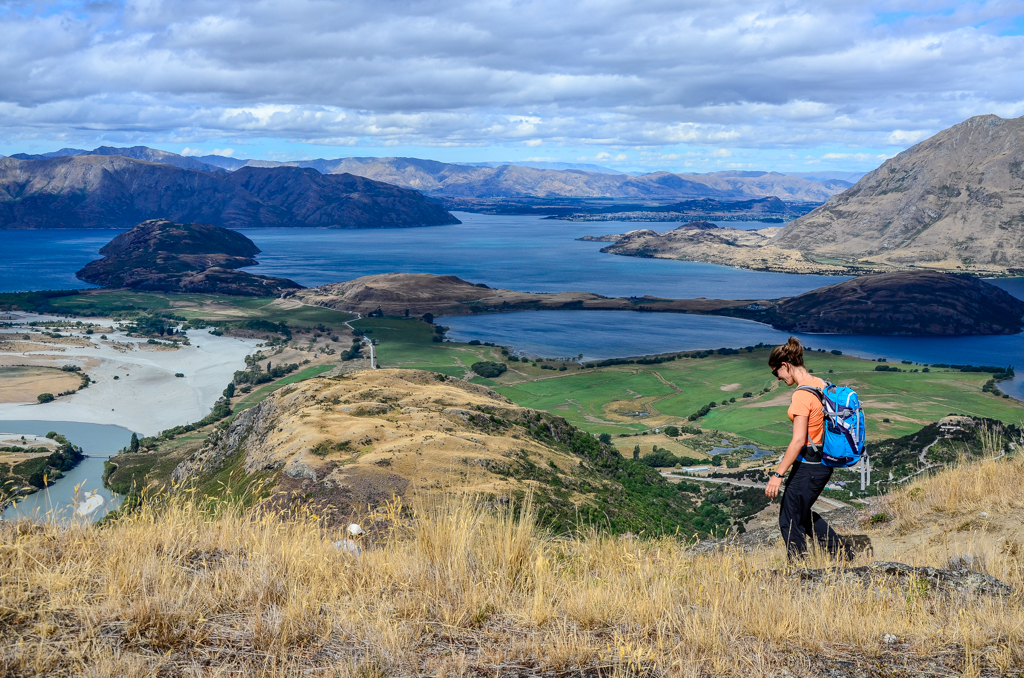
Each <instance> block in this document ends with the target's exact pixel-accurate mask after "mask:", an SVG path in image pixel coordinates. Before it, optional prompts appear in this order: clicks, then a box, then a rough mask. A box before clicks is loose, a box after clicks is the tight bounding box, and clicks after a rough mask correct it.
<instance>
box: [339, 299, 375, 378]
mask: <svg viewBox="0 0 1024 678" xmlns="http://www.w3.org/2000/svg"><path fill="white" fill-rule="evenodd" d="M362 317H363V314H362V313H356V318H355V319H356V320H359V319H360V318H362ZM348 323H349V321H348V320H346V321H345V322H344V323H343V324H344V325H345V327H347V328H349V329H350V330H352V332H353V333H355V331H356V328H354V327H352V326H351V325H349V324H348ZM361 336H362V339H363V341H365V342H366V345H367V346H369V347H370V369H371V370H375V369H377V360H376V358H375V357H374V354H373V340H372V339H370V338H369V337H368V336H366V335H365V334H364V335H361Z"/></svg>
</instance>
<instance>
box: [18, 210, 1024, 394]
mask: <svg viewBox="0 0 1024 678" xmlns="http://www.w3.org/2000/svg"><path fill="white" fill-rule="evenodd" d="M457 216H458V217H459V218H460V219H461V220H462V221H463V223H462V224H455V225H450V226H435V227H430V228H406V229H385V230H381V229H365V230H361V229H354V230H345V229H309V228H301V229H290V228H281V229H247V230H245V231H243V232H244V234H245V235H246V236H248V237H249V238H251V239H252V240H253V241H254V242H255V243H256V244H257V245H258V246H259V247H260V249H261V250H263V252H262V254H260V255H259V256H258V257H257V259H258V260H259V261H260V265H259V266H255V267H252V268H251V269H250V270H252V271H253V272H256V273H261V274H264V275H275V276H283V277H288V278H291V279H293V280H295V281H297V282H299V283H301V284H303V285H307V286H314V285H321V284H324V283H328V282H335V281H340V280H350V279H352V278H355V277H358V276H362V275H369V274H374V273H386V272H391V271H401V272H408V273H438V274H454V275H458V276H460V277H462V278H465V279H466V280H470V281H472V282H482V283H485V284H487V285H489V286H491V287H505V288H510V289H516V290H522V291H528V292H549V291H564V290H581V291H587V292H596V293H599V294H604V295H607V296H634V295H636V296H640V295H644V294H649V295H653V296H661V297H672V298H695V297H709V298H723V299H764V298H769V299H771V298H778V297H783V296H792V295H795V294H800V293H802V292H806V291H808V290H811V289H815V288H818V287H822V286H825V285H830V284H833V283H835V282H838V281H840V280H844V279H845V278H840V277H827V276H806V275H786V274H781V273H760V272H755V271H744V270H740V269H735V268H729V267H725V266H715V265H712V264H702V263H696V262H682V261H673V260H667V259H640V258H635V257H620V256H614V255H609V254H602V253H601V252H600V249H601V247H603V246H604V245H605V244H606V243H600V242H581V241H579V240H577V238H579V237H581V236H584V235H604V234H608V233H621V232H624V231H627V230H632V229H635V228H637V227H638V226H640V227H643V226H652V227H654V228H655V229H656V230H660V231H665V230H670V229H671V228H674V226H675V225H674V224H672V223H670V222H666V223H653V224H637V223H628V222H614V221H607V222H582V223H576V222H569V221H560V220H552V219H543V218H540V217H535V216H521V215H510V216H504V215H497V216H496V215H483V214H471V213H465V212H460V213H457ZM721 223H723V224H725V225H730V226H734V227H737V228H761V227H763V226H765V224H762V223H760V222H721ZM117 233H118V231H114V230H102V231H97V230H71V229H67V230H63V229H62V230H48V231H5V232H4V237H5V239H6V244H7V253H8V257H7V258H6V260H5V261H4V264H3V266H0V291H16V290H39V289H72V288H82V287H86V285H85V284H84V283H82V282H81V281H79V280H77V279H76V278H75V277H74V273H75V271H77V270H78V269H79V268H81V267H82V266H83V265H84V264H85V263H87V262H88V261H91V260H93V259H96V258H99V254H98V251H99V249H100V247H102V246H103V245H104V244H106V243H107V242H108V241H109V240H110V239H111V238H113V237H114V235H116V234H117ZM993 283H994V284H996V285H998V286H1000V287H1002V288H1003V289H1006V290H1007V291H1009V292H1010V293H1011V294H1014V295H1016V296H1017V297H1019V298H1022V299H1024V279H1021V278H1017V279H1002V280H996V281H993ZM607 313H609V312H604V313H602V312H590V311H588V312H585V314H579V313H572V312H548V313H544V312H540V313H535V314H507V315H498V316H481V317H472V318H470V317H464V318H453V319H446V320H445V323H446V324H448V325H450V326H452V327H453V334H452V336H453V337H457V338H464V339H473V338H477V339H480V340H481V341H484V340H486V341H496V342H499V343H502V344H508V345H513V346H516V347H517V348H519V349H521V350H524V351H527V352H531V353H535V354H538V355H545V356H568V355H577V354H579V353H581V352H582V353H584V355H585V356H586V357H587V358H608V357H622V356H630V355H639V354H650V353H664V352H671V351H679V350H688V349H696V348H719V347H723V346H727V347H737V346H745V345H750V344H756V343H758V342H761V341H763V342H766V343H769V342H778V341H784V340H785V336H787V335H786V334H785V333H782V332H778V331H776V330H773V329H772V328H770V327H767V326H765V325H760V324H758V323H749V322H747V321H742V320H736V319H730V318H714V317H709V316H686V315H674V314H666V315H653V314H632V315H630V316H628V317H624V316H622V315H620V314H617V313H615V312H610V313H615V314H614V315H613V316H608V315H607ZM624 328H625V331H624ZM809 342H810V343H811V345H812V346H821V347H822V348H829V349H832V348H836V349H839V350H843V351H845V352H848V353H852V354H855V355H862V356H865V357H883V356H884V357H889V358H902V359H907V360H915V361H919V362H957V363H973V364H994V365H1005V364H1008V363H1012V364H1015V365H1016V364H1018V363H1021V362H1024V361H1021V359H1020V357H1021V356H1024V338H1022V337H1021V336H1016V337H924V338H921V337H864V336H858V337H851V336H844V335H839V336H831V337H820V338H819V337H815V338H813V339H809ZM1019 379H1020V378H1019ZM1008 386H1009V387H1010V390H1013V389H1014V388H1016V387H1013V386H1012V385H1008ZM1018 386H1019V389H1018V390H1019V391H1020V392H1022V393H1024V385H1021V384H1018Z"/></svg>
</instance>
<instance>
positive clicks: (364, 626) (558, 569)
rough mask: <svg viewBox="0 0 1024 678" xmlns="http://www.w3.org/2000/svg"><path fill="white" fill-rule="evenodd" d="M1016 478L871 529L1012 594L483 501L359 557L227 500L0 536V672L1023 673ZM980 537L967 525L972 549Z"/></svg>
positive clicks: (986, 476) (391, 510)
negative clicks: (814, 572) (807, 570)
mask: <svg viewBox="0 0 1024 678" xmlns="http://www.w3.org/2000/svg"><path fill="white" fill-rule="evenodd" d="M1022 482H1024V460H1022V459H1021V458H1019V457H1017V458H1013V459H1011V460H1006V459H1003V460H999V461H989V462H984V463H982V464H978V465H973V466H968V467H964V468H962V469H960V470H958V471H956V472H946V473H942V474H940V475H938V476H936V477H935V478H932V479H929V480H926V481H922V482H920V483H918V484H916V485H915V486H914V487H912V488H908V489H907V490H906V491H905V492H901V493H900V494H899V495H897V496H896V497H895V498H894V499H893V501H892V503H891V504H890V508H889V511H890V512H891V514H892V520H891V521H890V522H889V523H884V524H883V525H882V526H881V527H880V528H877V529H872V530H871V531H870V535H871V536H872V538H873V539H874V540H875V545H876V553H878V555H879V557H884V558H885V559H890V560H897V561H902V562H906V563H910V564H912V565H931V566H943V565H945V563H946V561H947V560H948V559H949V557H950V556H952V555H956V554H957V553H964V552H963V551H956V552H950V550H949V549H948V548H947V549H944V547H943V544H944V541H943V533H942V532H935V533H934V534H933V533H932V532H931V531H930V526H929V523H930V522H932V521H933V520H935V519H941V521H942V524H943V526H944V529H946V530H947V532H946V536H950V535H952V536H953V537H956V536H957V535H959V536H960V537H961V538H963V539H962V540H961V544H967V541H968V540H967V539H966V538H965V537H966V536H969V535H971V534H974V535H975V538H976V540H977V538H978V537H979V536H980V535H982V534H983V533H984V532H985V530H986V529H990V530H992V532H991V534H992V537H993V538H992V539H991V544H990V545H989V544H988V543H987V542H986V545H985V546H984V549H985V550H984V551H982V552H980V553H978V555H979V556H984V559H983V561H982V560H980V559H979V560H978V561H976V562H979V563H981V562H983V565H980V566H978V567H979V568H980V569H983V571H984V572H986V573H987V574H989V575H992V576H995V577H997V578H999V579H1000V580H1002V581H1003V582H1004V583H1006V584H1008V585H1010V586H1012V587H1014V589H1015V590H1016V591H1017V593H1016V594H1014V595H1011V596H1006V597H999V596H994V595H988V594H971V593H950V592H948V591H946V590H944V589H942V588H941V587H934V586H932V585H931V584H930V583H929V582H928V581H927V580H925V579H913V578H911V579H909V580H907V579H898V578H885V577H882V578H875V579H871V580H868V581H866V582H864V583H862V581H861V580H860V579H858V578H857V577H853V576H850V577H843V576H839V575H838V573H837V574H836V576H833V577H831V578H828V577H827V575H826V580H825V581H824V582H822V583H815V580H813V579H809V580H807V581H804V582H802V581H801V579H800V577H799V576H797V575H796V574H795V573H793V572H792V571H786V570H785V569H783V567H782V552H781V550H780V548H779V547H777V546H768V547H762V548H759V549H755V550H752V551H744V550H734V549H728V550H713V551H705V552H701V551H698V550H694V549H691V548H690V547H687V546H685V545H683V544H682V543H680V542H679V541H677V540H675V539H673V538H663V539H654V540H636V539H620V538H615V537H604V536H599V535H596V534H584V535H581V536H578V537H573V538H555V537H552V536H551V535H550V534H549V533H546V532H545V531H543V530H541V529H538V527H537V526H536V523H535V518H534V515H535V514H534V512H533V511H532V510H531V509H530V508H529V506H521V507H516V508H517V509H518V510H504V511H502V510H491V509H487V508H484V507H482V506H481V505H479V504H475V503H473V502H472V500H471V499H468V498H467V500H466V501H448V502H435V503H422V504H418V505H416V506H415V507H413V508H414V509H415V510H410V509H409V508H407V507H404V506H400V505H397V504H391V505H390V506H389V507H388V510H387V511H386V512H380V513H375V514H373V515H372V516H369V515H368V516H365V517H364V519H363V520H362V524H363V525H364V527H366V528H367V530H368V532H369V533H370V534H369V535H368V537H367V538H365V539H364V540H363V541H362V547H363V553H362V556H361V557H358V558H356V557H353V556H351V555H349V554H347V553H343V552H341V551H339V550H338V549H336V548H335V547H333V546H332V543H333V542H335V541H337V540H339V539H343V538H344V537H345V534H344V532H343V531H342V530H341V529H340V528H331V527H327V526H325V524H324V521H323V520H321V519H319V517H318V516H316V515H311V514H305V515H293V516H292V517H290V518H284V517H280V516H274V515H268V514H266V513H263V512H260V511H257V510H242V509H239V508H237V504H236V503H233V502H232V501H231V499H230V498H227V499H225V500H224V501H221V502H220V503H218V504H216V505H213V506H208V507H207V508H204V509H200V508H198V507H197V506H196V505H195V504H192V503H190V502H188V501H185V500H184V499H181V500H177V501H170V502H168V503H166V504H160V505H158V504H150V505H147V506H145V507H144V508H143V509H142V510H141V511H139V512H137V513H134V514H129V515H127V516H124V517H122V518H121V519H119V520H116V521H112V522H110V523H108V524H107V525H105V526H103V527H101V528H99V529H94V528H89V527H85V526H82V525H75V526H70V527H61V526H57V525H55V524H46V525H39V526H27V525H12V524H0V595H2V599H3V607H2V608H0V615H2V619H3V628H4V633H3V634H2V635H0V672H2V673H3V675H6V676H11V677H12V678H16V677H20V676H35V675H50V676H80V675H89V676H96V677H104V676H143V675H217V674H225V675H226V674H231V675H242V676H294V675H307V674H312V673H315V674H317V675H327V676H339V677H341V676H344V677H349V676H352V677H355V676H360V677H366V676H413V675H416V676H422V675H441V676H471V675H486V676H491V675H496V676H513V675H516V676H523V675H544V676H549V675H550V676H562V675H565V676H570V675H588V676H598V675H601V676H660V675H690V676H736V677H740V676H742V677H743V678H746V677H748V676H777V675H801V676H803V675H806V676H816V675H829V676H868V675H871V676H873V675H885V676H889V675H899V676H908V677H916V676H965V675H966V676H982V675H983V676H996V675H1017V674H1018V673H1019V672H1020V671H1021V669H1022V668H1024V607H1022V603H1021V597H1020V593H1019V592H1020V591H1021V590H1022V587H1024V575H1022V573H1024V567H1022V566H1024V548H1022V547H1021V543H1022V542H1021V541H1020V540H1019V535H1020V527H1021V523H1020V518H1019V516H1020V511H1021V509H1022V508H1024V506H1022V504H1021V498H1020V493H1019V487H1020V485H1021V483H1022ZM979 511H980V512H982V513H983V514H984V513H987V515H988V516H989V517H992V518H995V517H997V516H998V517H999V520H998V521H995V520H993V521H991V522H989V523H987V524H986V523H985V522H984V521H985V519H978V518H977V516H978V515H979ZM517 515H518V520H517V519H515V516H517ZM965 521H974V522H975V527H973V528H971V527H968V528H965V529H963V530H960V531H959V532H958V531H957V530H958V529H959V527H958V526H959V525H961V524H962V523H964V522H965ZM1011 527H1012V528H1013V529H1016V530H1017V532H1015V533H1011V532H1009V530H1010V528H1011ZM972 530H973V532H972ZM935 535H937V537H938V538H937V539H932V538H931V537H933V536H935ZM1000 536H1001V537H1003V538H1002V539H1000V540H996V539H995V537H1000ZM922 543H925V544H927V547H926V548H922ZM945 543H946V544H949V543H950V542H949V541H946V542H945ZM1000 543H1001V544H1003V545H1002V546H998V544H1000ZM55 544H59V548H55V547H54V545H55ZM958 546H959V545H958ZM864 562H866V561H863V560H862V561H859V562H858V563H854V564H856V565H860V564H863V563H864ZM810 564H811V565H812V566H819V565H822V564H824V563H822V562H820V561H812V563H810ZM819 574H820V573H819ZM886 637H891V639H890V641H889V642H886V641H884V640H883V639H884V638H886Z"/></svg>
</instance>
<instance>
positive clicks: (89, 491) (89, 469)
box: [0, 419, 132, 522]
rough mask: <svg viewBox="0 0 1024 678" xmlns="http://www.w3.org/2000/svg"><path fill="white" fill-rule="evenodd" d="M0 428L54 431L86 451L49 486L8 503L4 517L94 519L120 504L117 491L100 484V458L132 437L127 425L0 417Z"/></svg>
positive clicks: (40, 432) (22, 430) (104, 458)
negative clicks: (75, 463) (80, 459)
mask: <svg viewBox="0 0 1024 678" xmlns="http://www.w3.org/2000/svg"><path fill="white" fill-rule="evenodd" d="M0 431H2V432H4V433H17V434H34V435H46V433H47V432H49V431H56V432H57V433H60V434H61V435H63V436H64V437H65V438H67V439H68V440H69V441H70V442H71V443H72V444H74V445H77V446H78V447H80V448H82V451H83V452H84V453H85V454H86V455H88V456H87V457H86V458H85V459H84V460H82V462H81V463H79V464H78V466H76V467H75V468H73V469H71V470H70V471H67V472H66V473H65V474H64V477H63V478H61V479H60V480H58V481H57V482H56V483H54V484H53V485H51V486H50V487H48V488H46V489H44V490H40V491H38V492H36V493H34V494H30V495H28V496H27V497H24V498H23V499H22V500H21V501H20V502H18V503H17V504H15V505H12V506H8V507H7V509H5V510H4V512H3V514H2V516H3V518H4V519H5V520H17V519H18V518H24V517H32V518H36V519H53V520H58V521H61V522H66V521H70V520H75V519H78V520H89V521H95V520H99V519H100V518H102V517H103V516H105V515H106V514H107V513H108V512H109V511H112V510H113V509H115V508H117V507H118V506H120V504H121V500H122V497H121V495H118V494H115V493H113V492H111V491H110V490H108V489H107V488H105V487H103V462H104V461H105V460H106V459H108V458H109V457H111V456H112V455H114V454H116V453H117V451H118V450H120V449H121V448H123V447H125V446H127V445H128V443H129V441H130V440H131V437H132V432H131V431H129V430H128V429H126V428H122V427H120V426H113V425H109V424H83V423H81V422H74V421H18V420H12V419H6V420H2V419H0ZM83 505H84V506H83ZM80 509H81V510H80Z"/></svg>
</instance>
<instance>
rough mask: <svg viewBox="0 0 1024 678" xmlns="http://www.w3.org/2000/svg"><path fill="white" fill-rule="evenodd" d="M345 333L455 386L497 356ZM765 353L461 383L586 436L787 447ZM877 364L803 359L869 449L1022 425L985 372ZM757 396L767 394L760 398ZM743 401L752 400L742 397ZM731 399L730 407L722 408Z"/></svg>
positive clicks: (380, 323)
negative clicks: (959, 425) (842, 399)
mask: <svg viewBox="0 0 1024 678" xmlns="http://www.w3.org/2000/svg"><path fill="white" fill-rule="evenodd" d="M441 322H443V320H442V321H441ZM352 325H353V326H354V327H356V328H358V329H361V330H364V331H367V330H369V331H370V332H369V336H370V337H372V338H374V339H375V340H377V342H378V345H377V347H376V350H377V353H378V356H379V359H380V362H381V364H382V365H384V366H385V367H401V368H408V369H422V370H431V371H435V372H443V373H444V374H449V375H452V376H458V377H462V376H464V375H465V374H466V368H468V367H469V365H471V364H472V363H473V362H475V361H477V360H499V361H500V360H503V357H502V356H501V354H500V349H498V348H491V347H487V346H469V345H468V344H455V343H448V342H444V343H438V342H432V341H431V335H432V329H431V326H430V325H427V324H426V323H423V322H421V321H418V320H407V319H404V318H390V317H388V318H368V319H364V320H358V321H353V323H352ZM768 353H769V349H767V348H764V349H754V350H753V351H751V352H747V351H740V353H738V354H734V355H712V356H709V357H707V358H700V359H698V358H679V359H677V360H675V361H671V362H665V363H661V364H658V365H613V366H609V367H598V368H592V369H581V368H580V367H579V366H578V365H576V364H573V363H568V364H567V367H568V369H567V370H566V371H565V372H559V371H557V370H543V369H541V368H540V367H539V366H538V367H534V366H533V365H532V364H530V363H523V362H518V363H516V362H507V363H506V364H507V365H508V368H509V369H508V371H507V372H505V373H504V374H502V375H501V376H500V377H498V378H496V379H484V378H482V377H473V378H472V379H471V380H470V381H472V382H474V383H478V384H483V385H487V386H489V387H491V388H494V389H495V390H497V391H498V392H499V393H501V394H502V395H504V396H506V397H507V398H509V399H510V400H512V401H513V402H515V403H517V404H519V405H523V406H525V407H530V408H534V409H538V410H545V411H547V412H551V413H552V414H556V415H558V416H561V417H564V418H565V419H567V420H568V421H569V422H571V423H572V424H573V425H575V426H578V427H579V428H581V429H583V430H585V431H588V432H590V433H594V434H600V433H609V434H611V435H613V436H616V437H617V436H619V435H620V434H626V435H636V434H638V433H642V432H643V431H646V430H649V429H651V428H654V427H660V426H664V425H667V424H676V425H679V424H690V425H693V426H699V427H701V428H702V429H713V430H718V431H722V432H727V433H731V434H733V435H737V436H741V437H743V438H745V439H749V440H752V441H754V442H756V443H758V444H761V445H764V446H771V447H781V446H785V445H786V444H787V443H788V442H789V438H790V436H791V431H792V428H791V425H790V423H789V418H788V417H787V416H786V410H787V408H788V406H789V401H790V398H791V393H792V391H791V390H790V389H788V388H786V387H785V385H783V384H782V383H781V382H778V381H777V380H775V379H774V378H773V377H772V375H771V372H770V371H769V370H768V364H767V363H768ZM547 364H548V365H551V366H555V365H559V363H554V362H548V363H547ZM879 365H880V363H877V362H874V361H871V360H864V359H861V358H854V357H851V356H842V355H840V356H837V355H833V354H831V353H823V352H817V351H812V352H809V353H808V354H807V366H808V367H809V368H810V369H812V370H814V373H815V375H816V376H820V377H822V378H823V379H826V380H828V381H832V382H834V383H838V384H842V385H848V386H852V387H853V388H855V389H856V390H857V392H858V393H859V394H860V396H861V398H862V399H863V402H864V406H865V410H866V412H867V421H868V435H869V436H870V437H871V438H873V439H876V440H877V439H880V438H890V437H898V436H903V435H907V434H910V433H914V432H916V431H918V430H919V429H920V428H921V427H922V426H925V425H926V424H929V423H931V422H934V421H936V420H938V419H940V418H941V417H944V416H946V415H947V414H950V413H956V414H968V415H974V416H984V417H990V418H993V419H1000V420H1002V421H1005V422H1007V423H1017V422H1021V421H1024V404H1022V403H1020V402H1019V401H1016V400H1013V399H1004V398H1000V397H997V396H994V395H992V394H989V393H985V392H983V391H982V390H981V387H982V386H983V385H984V383H985V382H986V381H988V379H989V378H990V377H991V375H989V374H987V373H982V372H959V371H953V370H947V369H940V368H936V369H932V370H931V371H930V372H910V371H909V370H911V369H921V366H916V365H893V367H898V368H900V369H902V370H904V371H902V372H878V371H875V368H876V367H877V366H879ZM829 370H832V372H831V373H830V372H829ZM765 388H769V389H770V391H769V392H768V393H763V392H762V391H763V390H764V389H765ZM745 392H750V393H752V394H753V397H750V398H744V397H743V394H744V393H745ZM731 398H735V399H736V402H735V403H727V404H725V405H723V404H722V402H723V400H724V401H728V400H729V399H731ZM712 401H714V402H715V403H716V404H717V407H715V408H714V409H712V410H711V411H710V412H709V413H708V414H707V415H706V416H704V417H701V418H700V419H698V420H696V421H693V422H690V421H688V417H689V415H690V414H692V413H694V412H696V411H698V410H700V409H701V407H703V406H704V405H707V404H709V403H710V402H712ZM630 411H634V412H635V411H646V412H648V416H645V417H629V416H626V415H627V414H628V412H630ZM883 419H889V421H888V422H885V421H883Z"/></svg>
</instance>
